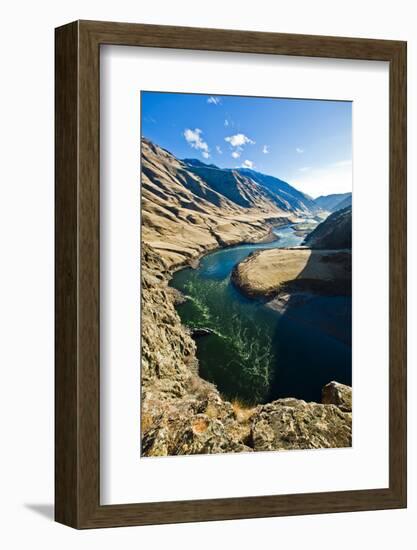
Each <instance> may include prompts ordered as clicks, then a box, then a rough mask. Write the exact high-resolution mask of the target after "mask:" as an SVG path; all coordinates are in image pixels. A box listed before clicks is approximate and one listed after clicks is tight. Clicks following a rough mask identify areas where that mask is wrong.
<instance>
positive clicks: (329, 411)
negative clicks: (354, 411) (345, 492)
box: [251, 398, 352, 451]
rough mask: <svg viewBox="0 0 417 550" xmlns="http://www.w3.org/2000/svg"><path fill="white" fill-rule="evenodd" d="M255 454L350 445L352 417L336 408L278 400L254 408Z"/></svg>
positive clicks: (253, 440)
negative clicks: (255, 410) (256, 452)
mask: <svg viewBox="0 0 417 550" xmlns="http://www.w3.org/2000/svg"><path fill="white" fill-rule="evenodd" d="M251 438H252V446H253V448H254V450H256V451H272V450H283V449H287V450H288V449H322V448H336V447H350V446H351V445H352V415H351V413H349V412H344V411H342V410H341V409H340V408H338V407H337V406H336V405H329V404H326V405H324V404H320V403H306V402H305V401H301V400H299V399H292V398H288V399H279V400H278V401H273V402H272V403H268V404H267V405H262V406H261V407H259V408H258V410H257V412H256V414H255V415H254V416H253V419H252V425H251Z"/></svg>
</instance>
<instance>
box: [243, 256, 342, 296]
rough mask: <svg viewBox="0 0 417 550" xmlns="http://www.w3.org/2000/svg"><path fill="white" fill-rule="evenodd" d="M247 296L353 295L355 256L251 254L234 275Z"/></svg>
mask: <svg viewBox="0 0 417 550" xmlns="http://www.w3.org/2000/svg"><path fill="white" fill-rule="evenodd" d="M232 281H233V283H234V284H235V285H236V286H237V287H238V288H239V289H240V290H241V291H242V292H243V293H244V294H245V295H247V296H249V297H256V296H262V297H266V298H271V297H274V296H276V295H277V294H278V293H280V292H291V291H298V292H300V291H312V292H317V293H324V294H327V295H329V294H342V295H346V294H350V292H351V283H350V281H351V254H350V253H349V252H333V251H318V250H309V249H271V250H262V251H260V252H255V253H253V254H251V255H250V256H249V257H248V258H246V260H244V261H243V262H241V263H239V264H238V265H237V266H236V267H235V268H234V270H233V272H232Z"/></svg>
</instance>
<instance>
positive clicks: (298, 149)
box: [295, 147, 304, 154]
mask: <svg viewBox="0 0 417 550" xmlns="http://www.w3.org/2000/svg"><path fill="white" fill-rule="evenodd" d="M295 150H296V151H297V153H298V154H301V153H304V149H301V147H296V148H295Z"/></svg>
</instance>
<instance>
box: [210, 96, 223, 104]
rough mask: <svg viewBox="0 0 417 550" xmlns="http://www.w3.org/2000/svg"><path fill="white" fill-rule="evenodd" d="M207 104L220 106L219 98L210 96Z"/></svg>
mask: <svg viewBox="0 0 417 550" xmlns="http://www.w3.org/2000/svg"><path fill="white" fill-rule="evenodd" d="M207 103H211V104H212V105H220V104H221V99H220V97H216V96H214V95H211V96H210V97H209V98H208V99H207Z"/></svg>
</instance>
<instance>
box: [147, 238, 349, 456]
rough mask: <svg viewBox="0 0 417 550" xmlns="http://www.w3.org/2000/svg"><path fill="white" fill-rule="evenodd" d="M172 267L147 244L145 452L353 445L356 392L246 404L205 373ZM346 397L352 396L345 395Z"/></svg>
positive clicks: (162, 453) (326, 392) (163, 453)
mask: <svg viewBox="0 0 417 550" xmlns="http://www.w3.org/2000/svg"><path fill="white" fill-rule="evenodd" d="M169 274H170V270H169V267H168V265H167V263H166V262H164V260H163V259H162V258H161V257H160V256H159V255H158V254H156V253H155V252H154V251H153V250H152V248H151V247H150V246H149V245H146V244H145V245H144V246H143V248H142V319H141V322H142V410H141V432H142V455H143V456H167V455H178V454H202V453H230V452H251V451H259V450H281V449H310V448H318V447H321V448H322V447H328V448H330V447H348V446H350V445H351V423H352V417H351V408H349V405H346V403H347V402H348V399H347V398H346V395H349V394H350V392H351V389H350V388H349V387H347V386H342V385H341V384H336V390H337V388H340V390H338V391H336V390H335V389H334V388H332V390H326V389H324V390H323V403H321V404H319V403H306V402H304V401H301V400H297V399H279V400H277V401H274V402H272V403H269V404H266V405H259V406H258V407H254V408H249V409H248V408H245V407H242V405H239V404H238V403H230V402H227V401H225V400H224V399H223V398H222V397H221V395H220V394H219V392H218V390H217V389H216V387H215V386H213V385H212V384H210V383H209V382H206V381H205V380H203V379H202V378H200V377H199V375H198V362H197V359H196V355H195V343H194V340H193V339H192V338H191V336H190V334H189V332H188V330H187V329H186V328H185V327H184V326H183V325H182V324H181V321H180V319H179V317H178V315H177V313H176V311H175V307H174V304H175V300H176V298H177V297H176V294H175V292H174V291H173V289H171V288H169V286H168V280H169ZM340 394H343V396H345V397H344V398H343V400H342V399H341V398H340Z"/></svg>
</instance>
